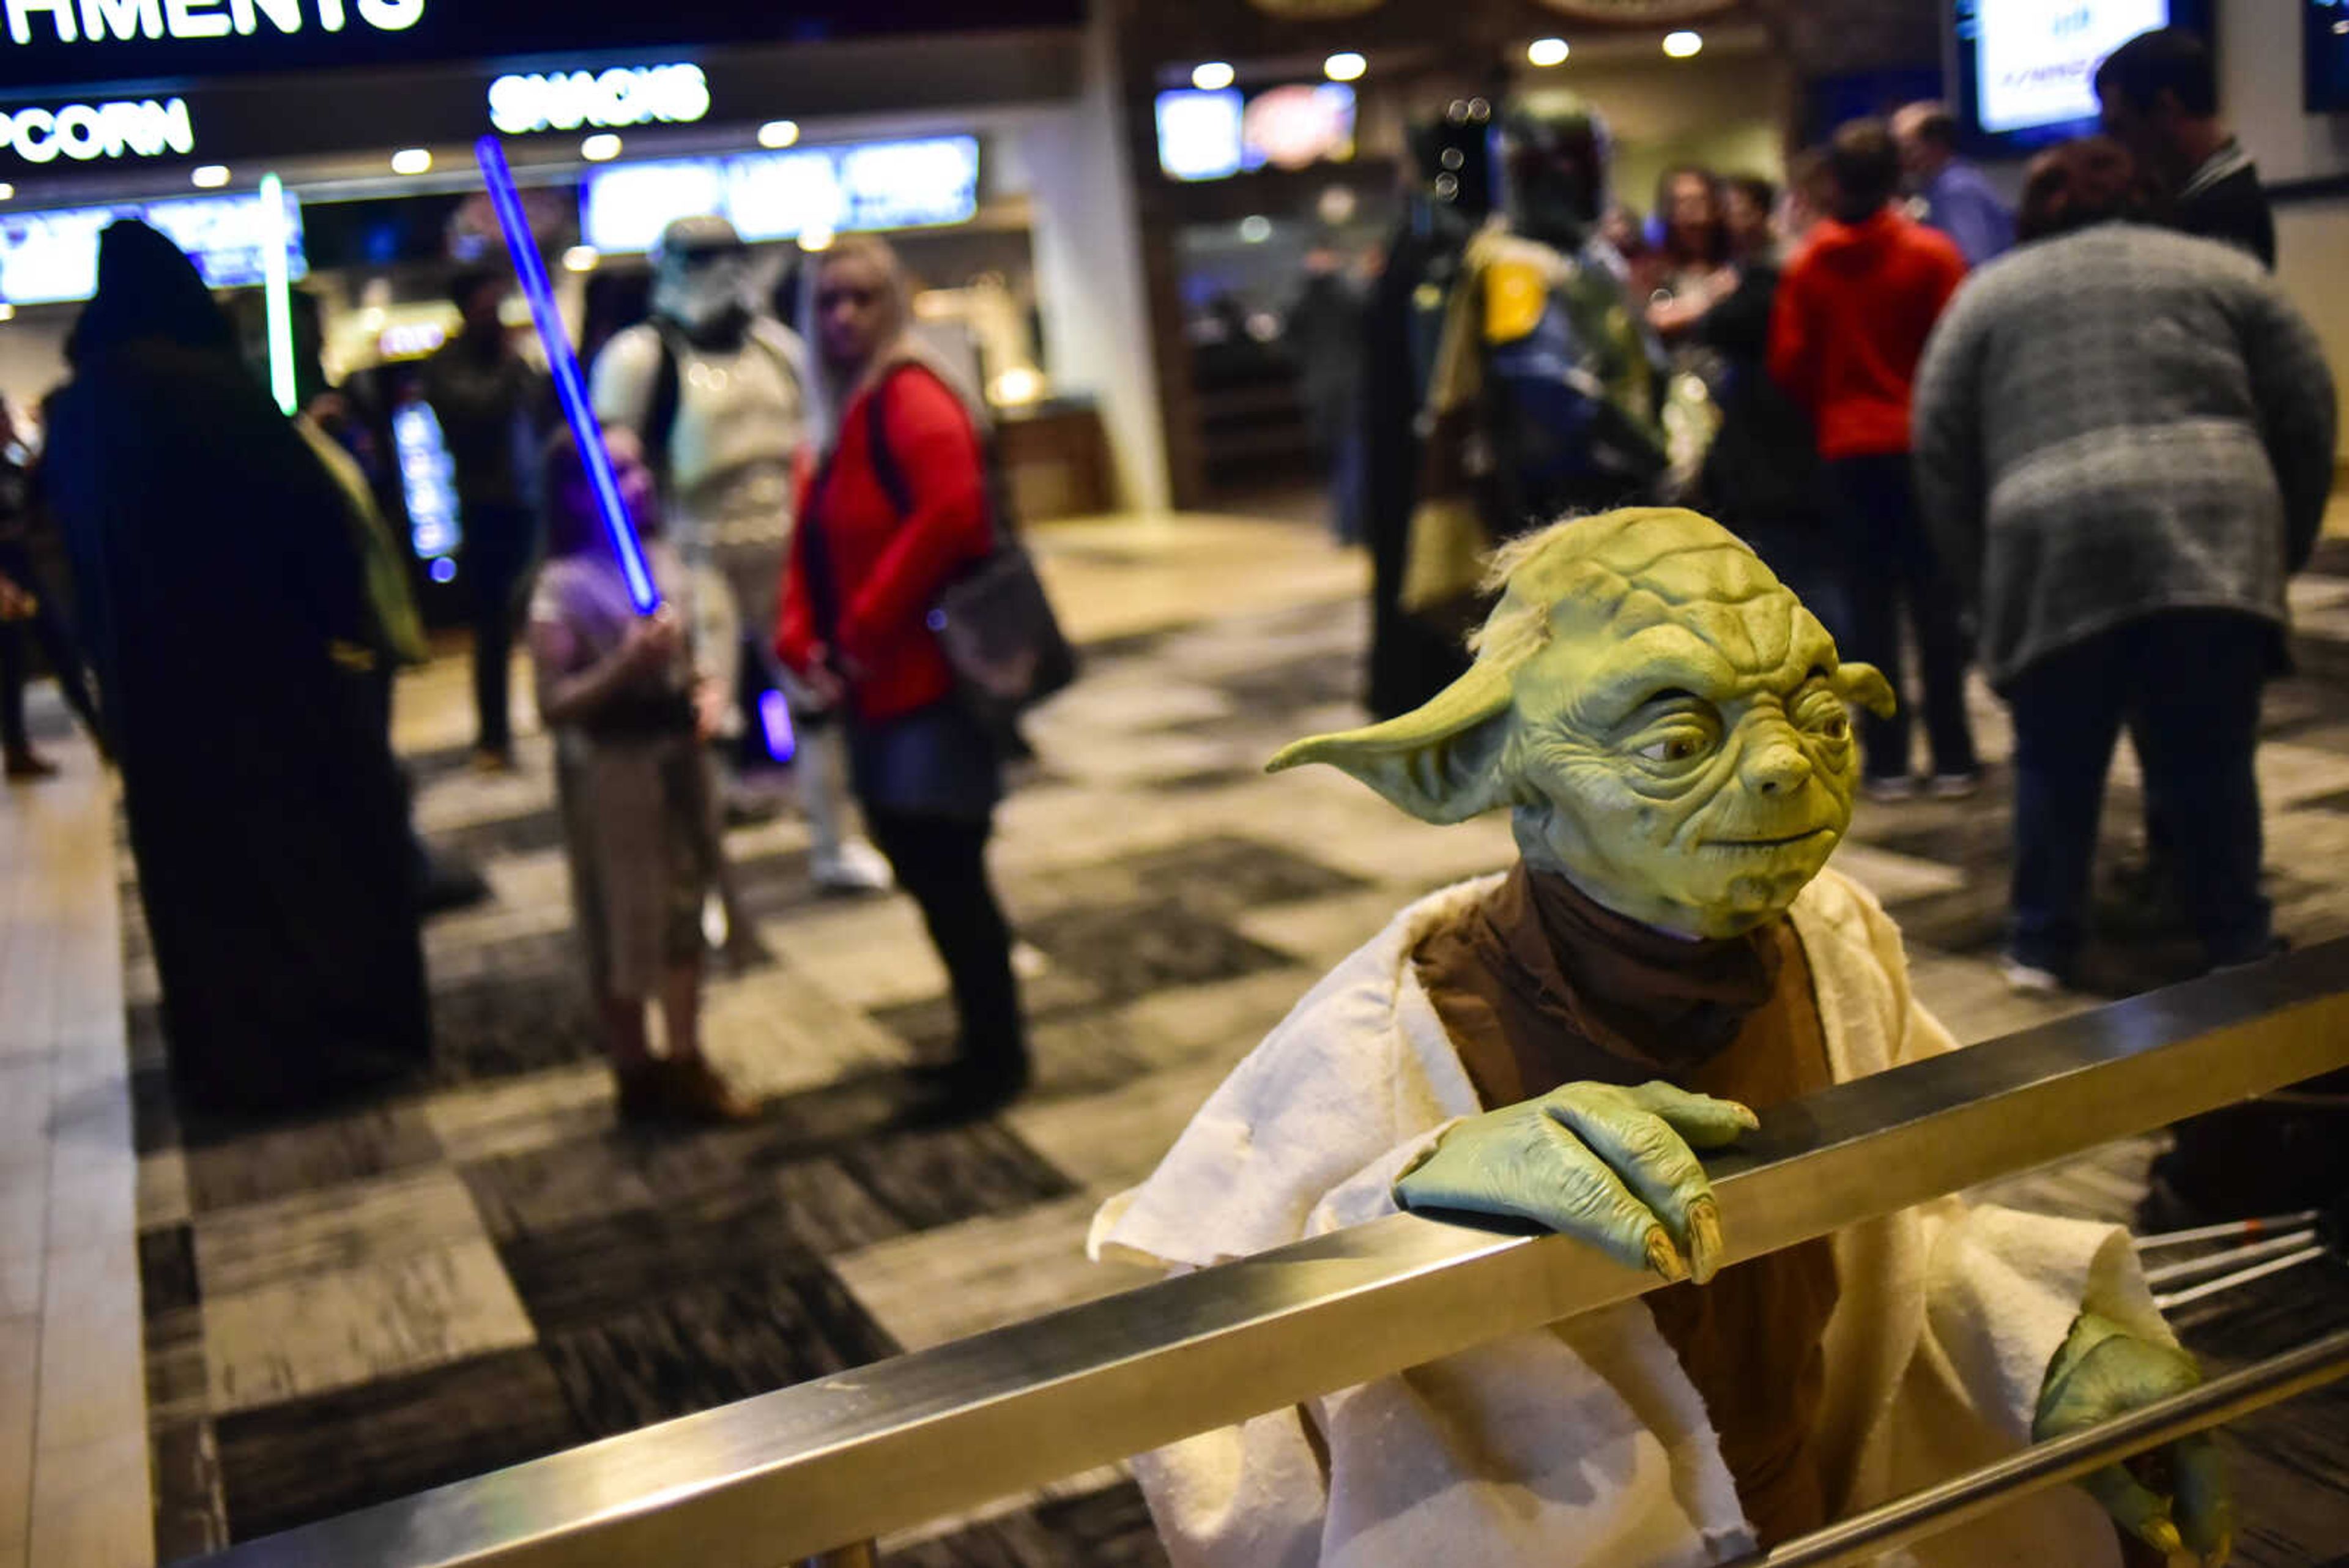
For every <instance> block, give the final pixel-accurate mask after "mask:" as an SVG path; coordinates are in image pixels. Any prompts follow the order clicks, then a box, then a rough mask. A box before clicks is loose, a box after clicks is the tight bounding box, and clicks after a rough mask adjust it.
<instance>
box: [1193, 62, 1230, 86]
mask: <svg viewBox="0 0 2349 1568" xmlns="http://www.w3.org/2000/svg"><path fill="white" fill-rule="evenodd" d="M1238 79H1239V73H1238V72H1237V71H1236V70H1234V69H1232V67H1229V66H1227V65H1226V64H1225V63H1224V62H1223V61H1221V60H1209V61H1208V62H1206V64H1205V65H1201V66H1194V67H1191V85H1192V86H1193V87H1195V88H1198V89H1199V90H1200V91H1201V92H1221V91H1223V89H1224V88H1227V87H1229V86H1231V85H1232V83H1234V82H1236V81H1237V80H1238Z"/></svg>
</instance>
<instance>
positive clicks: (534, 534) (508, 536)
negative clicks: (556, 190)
mask: <svg viewBox="0 0 2349 1568" xmlns="http://www.w3.org/2000/svg"><path fill="white" fill-rule="evenodd" d="M508 292H509V286H508V283H507V280H506V275H505V274H504V273H502V272H497V271H492V270H491V269H490V268H487V267H481V268H476V269H473V270H470V271H466V272H462V273H460V274H458V275H457V276H456V278H455V279H454V281H452V282H451V283H450V286H449V298H450V302H451V303H452V304H454V305H455V306H457V309H458V311H459V313H460V316H461V317H463V319H462V321H461V323H460V325H459V327H458V330H457V335H456V336H455V337H451V338H450V339H449V341H448V342H447V343H445V344H443V345H442V346H441V347H440V348H438V349H437V350H435V351H434V353H433V355H432V358H429V360H427V361H425V365H424V398H425V400H426V401H427V402H429V403H430V404H431V405H432V412H433V415H434V417H435V418H437V419H438V420H439V421H440V432H441V435H442V437H443V438H444V439H445V440H446V441H447V442H448V445H449V456H450V460H451V461H452V462H454V463H455V464H456V469H457V506H458V514H459V517H460V523H461V525H462V526H463V528H464V540H465V544H464V564H463V570H464V572H465V574H466V576H468V577H469V578H470V579H471V583H472V609H473V706H474V711H475V712H476V713H477V714H478V715H479V718H480V726H481V727H480V730H479V731H478V732H477V735H476V738H475V740H474V742H473V761H474V763H475V765H476V766H478V767H481V768H482V769H485V770H488V771H493V772H496V771H503V770H505V769H508V768H511V767H512V766H513V728H512V721H511V719H510V717H509V712H508V710H509V707H510V701H511V700H510V680H511V677H512V672H511V670H510V665H511V663H512V655H513V625H514V615H515V611H516V608H517V603H518V600H519V597H520V595H521V591H522V586H523V578H524V576H526V575H527V574H528V572H529V570H530V562H531V557H532V556H533V554H535V553H536V551H537V548H538V519H537V511H536V508H537V498H536V497H535V496H533V494H532V493H531V491H532V486H533V483H534V482H535V479H536V474H537V461H536V460H537V452H538V448H539V432H540V430H541V428H542V426H543V414H544V411H545V410H544V403H545V387H546V379H545V378H544V377H543V375H541V374H540V373H539V371H538V370H537V369H535V368H534V367H533V366H532V365H531V363H530V362H529V361H528V360H526V359H524V358H523V357H522V355H521V354H520V353H519V352H518V351H517V350H516V349H515V348H514V346H513V340H512V335H511V334H509V333H508V332H507V331H506V327H505V323H504V322H503V321H502V320H500V319H499V317H498V307H499V306H501V305H502V304H503V303H504V300H505V296H506V295H507V293H508Z"/></svg>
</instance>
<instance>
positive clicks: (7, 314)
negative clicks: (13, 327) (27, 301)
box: [0, 299, 16, 321]
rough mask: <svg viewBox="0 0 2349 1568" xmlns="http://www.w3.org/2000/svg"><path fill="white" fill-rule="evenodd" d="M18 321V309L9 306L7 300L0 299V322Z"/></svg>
mask: <svg viewBox="0 0 2349 1568" xmlns="http://www.w3.org/2000/svg"><path fill="white" fill-rule="evenodd" d="M14 320H16V306H13V305H11V304H9V303H8V302H7V301H6V300H5V299H0V321H14Z"/></svg>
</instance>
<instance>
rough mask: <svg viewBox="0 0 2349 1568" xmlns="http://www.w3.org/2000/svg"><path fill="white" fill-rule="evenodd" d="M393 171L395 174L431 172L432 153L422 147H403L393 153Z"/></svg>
mask: <svg viewBox="0 0 2349 1568" xmlns="http://www.w3.org/2000/svg"><path fill="white" fill-rule="evenodd" d="M391 171H392V172H393V173H395V174H429V173H430V172H431V171H432V154H431V153H430V152H429V151H426V150H425V149H423V148H421V147H407V148H402V149H401V150H400V151H398V152H395V153H393V154H392V155H391Z"/></svg>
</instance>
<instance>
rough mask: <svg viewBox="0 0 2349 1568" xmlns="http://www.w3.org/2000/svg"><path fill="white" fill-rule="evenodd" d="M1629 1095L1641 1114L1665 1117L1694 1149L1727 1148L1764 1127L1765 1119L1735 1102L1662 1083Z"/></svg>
mask: <svg viewBox="0 0 2349 1568" xmlns="http://www.w3.org/2000/svg"><path fill="white" fill-rule="evenodd" d="M1625 1092H1626V1093H1627V1094H1628V1095H1629V1096H1630V1098H1631V1100H1632V1102H1633V1103H1634V1104H1635V1105H1637V1106H1639V1107H1640V1109H1641V1110H1643V1111H1651V1112H1653V1113H1654V1114H1655V1115H1657V1116H1661V1117H1663V1118H1664V1120H1665V1121H1666V1122H1668V1123H1670V1124H1671V1129H1672V1130H1673V1131H1674V1132H1676V1133H1678V1134H1680V1135H1681V1137H1684V1138H1686V1139H1688V1141H1689V1145H1690V1147H1693V1148H1721V1147H1726V1146H1727V1145H1729V1144H1733V1143H1735V1142H1736V1141H1737V1140H1738V1139H1739V1138H1741V1137H1744V1136H1745V1135H1746V1134H1747V1133H1750V1132H1752V1131H1753V1130H1754V1128H1755V1127H1760V1126H1761V1125H1762V1118H1761V1117H1759V1116H1755V1115H1754V1113H1753V1112H1752V1111H1750V1110H1748V1109H1746V1108H1745V1107H1744V1106H1741V1105H1739V1104H1738V1103H1737V1102H1736V1101H1735V1100H1716V1099H1714V1098H1713V1096H1711V1095H1692V1094H1691V1093H1689V1092H1688V1091H1687V1090H1686V1089H1680V1088H1675V1087H1673V1086H1672V1085H1670V1084H1667V1083H1664V1082H1662V1081H1661V1080H1658V1081H1656V1082H1653V1083H1646V1084H1642V1085H1640V1086H1639V1087H1638V1088H1636V1089H1630V1090H1627V1091H1625Z"/></svg>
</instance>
